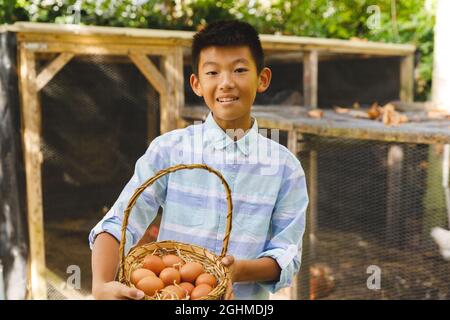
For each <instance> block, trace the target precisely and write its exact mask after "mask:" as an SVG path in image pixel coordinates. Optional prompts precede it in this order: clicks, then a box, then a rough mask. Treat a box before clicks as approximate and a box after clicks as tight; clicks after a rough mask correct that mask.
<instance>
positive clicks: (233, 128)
mask: <svg viewBox="0 0 450 320" xmlns="http://www.w3.org/2000/svg"><path fill="white" fill-rule="evenodd" d="M213 118H214V120H215V121H216V123H217V124H218V125H219V127H220V128H222V130H223V131H225V132H226V133H227V134H228V135H229V136H230V137H231V138H232V139H234V140H239V139H240V138H242V137H243V136H244V135H245V134H246V133H247V131H248V130H249V129H250V128H251V127H252V126H253V119H252V117H251V116H250V113H249V114H247V115H245V116H244V117H242V118H239V119H235V120H231V121H230V120H223V119H218V118H217V117H216V116H215V115H214V113H213Z"/></svg>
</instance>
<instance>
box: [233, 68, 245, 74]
mask: <svg viewBox="0 0 450 320" xmlns="http://www.w3.org/2000/svg"><path fill="white" fill-rule="evenodd" d="M235 71H236V72H238V73H242V72H246V71H248V69H246V68H237V69H236V70H235Z"/></svg>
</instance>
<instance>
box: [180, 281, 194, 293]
mask: <svg viewBox="0 0 450 320" xmlns="http://www.w3.org/2000/svg"><path fill="white" fill-rule="evenodd" d="M180 287H182V288H183V289H184V290H186V291H187V294H189V295H190V294H191V292H192V290H194V288H195V286H194V285H193V284H192V283H190V282H182V283H180Z"/></svg>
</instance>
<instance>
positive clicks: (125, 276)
mask: <svg viewBox="0 0 450 320" xmlns="http://www.w3.org/2000/svg"><path fill="white" fill-rule="evenodd" d="M183 169H204V170H208V171H209V172H211V173H213V174H215V175H216V176H218V177H219V179H220V180H221V182H222V184H223V185H224V187H225V191H226V197H227V205H228V209H227V225H226V229H225V237H224V239H223V246H222V252H221V254H220V256H217V255H216V254H214V253H211V252H210V251H208V250H206V249H205V248H202V247H199V246H196V245H191V244H187V243H181V242H175V241H160V242H151V243H148V244H144V245H142V246H137V247H134V248H133V249H132V250H130V252H129V253H128V255H127V257H125V241H126V236H125V234H126V228H127V225H128V218H129V215H130V212H131V209H132V208H133V206H134V205H135V203H136V201H137V199H138V197H139V196H140V195H141V193H142V192H144V190H145V189H146V188H147V187H149V186H151V185H152V184H153V183H154V182H155V181H156V180H158V179H159V178H161V177H162V176H165V175H166V174H169V173H172V172H175V171H178V170H183ZM232 211H233V204H232V201H231V190H230V187H229V186H228V184H227V182H226V181H225V179H224V177H223V176H222V174H221V173H220V172H218V171H216V170H214V169H212V168H211V167H209V166H207V165H204V164H189V165H184V164H181V165H177V166H172V167H169V168H167V169H164V170H161V171H159V172H157V173H156V174H155V176H153V177H152V178H150V179H148V180H147V181H146V182H145V183H143V184H142V185H141V186H140V187H139V188H137V189H136V191H135V192H134V194H133V196H132V197H131V198H130V201H129V202H128V206H127V208H126V209H125V212H124V217H123V224H122V235H121V240H120V247H119V254H120V265H119V281H120V282H121V283H124V284H125V285H127V286H129V287H134V285H133V284H132V283H131V280H130V277H131V273H132V272H133V271H134V270H136V269H138V268H141V267H142V265H143V260H144V258H145V256H146V255H148V254H155V255H159V256H162V255H164V254H176V255H178V256H179V257H180V258H182V259H183V260H184V261H186V262H199V263H201V264H202V265H203V267H204V269H205V271H206V272H209V273H211V274H213V275H214V276H215V277H216V279H217V281H218V284H217V286H216V287H215V288H214V289H213V291H211V292H210V293H209V294H208V295H207V296H205V297H203V298H201V300H220V299H223V298H224V295H225V291H226V288H227V285H228V283H229V281H230V272H229V270H228V268H227V267H225V266H224V265H222V263H221V261H220V260H221V259H222V258H223V257H224V256H225V255H226V253H227V249H228V241H229V238H230V233H231V218H232ZM174 298H175V297H174ZM144 299H146V300H160V299H162V295H161V294H160V293H157V294H156V295H155V296H152V297H150V296H147V295H146V296H145V297H144Z"/></svg>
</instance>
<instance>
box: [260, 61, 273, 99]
mask: <svg viewBox="0 0 450 320" xmlns="http://www.w3.org/2000/svg"><path fill="white" fill-rule="evenodd" d="M271 79H272V70H270V69H269V68H267V67H265V68H264V69H262V70H261V73H260V74H259V79H258V89H257V91H258V92H259V93H262V92H264V91H266V90H267V88H268V87H269V85H270V80H271Z"/></svg>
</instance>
